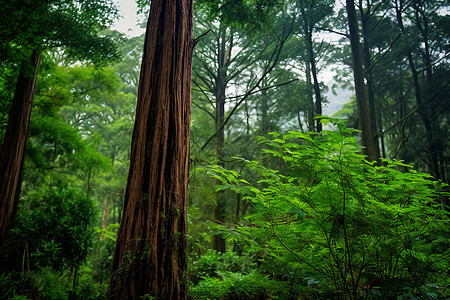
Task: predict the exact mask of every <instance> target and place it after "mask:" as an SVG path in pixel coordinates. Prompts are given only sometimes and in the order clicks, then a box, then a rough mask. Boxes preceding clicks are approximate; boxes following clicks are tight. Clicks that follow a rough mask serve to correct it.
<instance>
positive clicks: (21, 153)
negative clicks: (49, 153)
mask: <svg viewBox="0 0 450 300" xmlns="http://www.w3.org/2000/svg"><path fill="white" fill-rule="evenodd" d="M40 57H41V55H40V53H37V52H33V54H32V55H31V61H30V62H25V63H24V64H23V66H22V68H21V70H20V72H19V77H18V79H17V84H16V90H15V92H14V99H13V102H12V106H11V111H10V113H9V119H8V125H7V127H6V132H5V139H4V141H3V145H2V151H1V154H0V232H1V239H0V240H2V241H3V240H4V238H5V235H6V232H7V230H8V226H9V222H10V220H11V217H12V215H13V212H14V210H15V207H16V206H17V200H18V199H19V194H20V185H21V181H22V166H23V160H24V157H25V143H26V140H27V135H28V126H29V123H30V115H31V106H32V103H33V94H34V88H35V86H36V77H37V73H38V66H39V61H40Z"/></svg>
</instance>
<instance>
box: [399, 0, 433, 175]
mask: <svg viewBox="0 0 450 300" xmlns="http://www.w3.org/2000/svg"><path fill="white" fill-rule="evenodd" d="M394 7H395V12H396V17H397V23H398V26H399V28H400V31H401V32H402V34H404V33H405V27H404V25H403V17H402V10H403V3H402V1H400V3H398V2H397V1H396V2H395V6H394ZM407 56H408V63H409V67H410V69H411V72H412V75H413V82H414V96H415V98H416V103H417V106H418V107H419V114H420V116H421V118H422V121H423V124H424V126H425V134H426V139H427V146H428V151H429V156H430V157H429V159H430V170H431V175H433V176H434V177H435V178H437V179H440V178H441V176H440V172H439V164H438V155H437V153H438V152H439V151H438V150H437V149H438V147H437V145H436V142H435V139H434V137H433V129H432V126H431V121H430V119H429V117H428V112H427V110H426V108H425V107H424V104H423V101H422V92H421V89H420V83H419V73H418V72H417V69H416V66H415V64H414V59H413V57H412V54H411V51H409V50H408V52H407ZM430 76H431V72H430Z"/></svg>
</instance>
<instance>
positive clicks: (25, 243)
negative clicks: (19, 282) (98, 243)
mask: <svg viewBox="0 0 450 300" xmlns="http://www.w3.org/2000/svg"><path fill="white" fill-rule="evenodd" d="M27 204H28V205H29V206H28V205H27V206H24V207H22V208H21V209H20V211H19V213H18V215H17V217H16V219H15V221H14V224H13V227H12V228H11V230H10V231H11V232H10V236H9V239H10V242H11V243H12V244H14V245H16V247H17V248H16V249H17V250H16V251H17V252H16V253H11V254H10V255H12V257H13V258H14V257H15V256H14V255H18V256H19V257H18V259H21V258H22V255H23V256H24V257H27V256H29V257H27V259H26V260H25V261H24V262H23V263H25V264H26V265H27V266H29V267H30V268H32V269H35V268H45V267H51V268H52V269H54V270H56V271H59V270H62V269H65V268H68V269H72V270H73V269H74V268H78V267H79V266H80V265H81V263H83V262H84V261H85V259H86V255H87V253H88V251H89V249H90V247H91V245H92V235H93V233H94V224H95V222H96V220H97V211H98V210H97V206H96V204H95V202H94V201H93V200H92V199H90V198H88V197H86V195H85V194H84V193H83V192H82V191H80V190H78V189H75V188H71V187H62V186H60V187H51V188H49V189H48V191H47V193H46V195H44V196H43V197H42V198H40V199H33V200H31V201H30V203H27ZM31 207H32V208H33V209H30V208H31ZM25 255H27V256H25ZM18 265H21V264H20V263H18Z"/></svg>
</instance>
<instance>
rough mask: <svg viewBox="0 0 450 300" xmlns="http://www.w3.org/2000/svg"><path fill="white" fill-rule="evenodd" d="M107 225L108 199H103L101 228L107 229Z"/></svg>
mask: <svg viewBox="0 0 450 300" xmlns="http://www.w3.org/2000/svg"><path fill="white" fill-rule="evenodd" d="M108 223H109V201H108V198H107V197H105V199H104V200H103V206H102V228H104V229H105V228H106V227H108Z"/></svg>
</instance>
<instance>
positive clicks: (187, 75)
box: [108, 0, 193, 299]
mask: <svg viewBox="0 0 450 300" xmlns="http://www.w3.org/2000/svg"><path fill="white" fill-rule="evenodd" d="M192 9H193V1H192V0H153V1H152V2H151V8H150V15H149V20H148V23H147V31H146V36H145V45H144V55H143V59H142V66H141V75H140V81H139V90H138V103H137V108H136V120H135V125H134V131H133V138H132V145H131V158H130V171H129V174H128V183H127V188H126V192H125V201H124V215H123V219H122V223H121V226H120V229H119V234H118V238H117V244H116V250H115V254H114V258H113V263H112V275H111V281H110V286H109V289H108V299H139V298H140V297H143V296H144V297H145V296H153V297H156V298H157V299H185V298H187V296H188V292H187V286H186V280H185V273H186V254H185V250H186V245H187V242H186V237H185V234H186V229H187V186H188V175H189V174H188V169H189V162H188V155H189V134H190V129H189V126H190V95H191V73H192V70H191V66H192V49H193V40H192Z"/></svg>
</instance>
